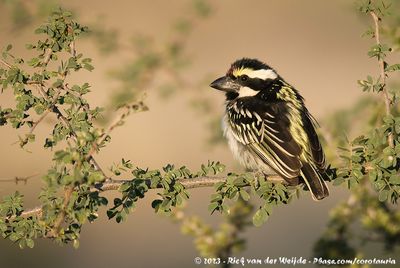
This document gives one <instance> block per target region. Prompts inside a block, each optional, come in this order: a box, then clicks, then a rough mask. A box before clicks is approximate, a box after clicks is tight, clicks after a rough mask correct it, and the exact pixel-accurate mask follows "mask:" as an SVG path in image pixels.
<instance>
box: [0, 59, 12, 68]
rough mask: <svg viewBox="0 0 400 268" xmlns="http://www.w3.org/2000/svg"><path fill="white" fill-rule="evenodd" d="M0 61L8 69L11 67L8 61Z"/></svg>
mask: <svg viewBox="0 0 400 268" xmlns="http://www.w3.org/2000/svg"><path fill="white" fill-rule="evenodd" d="M0 62H1V63H2V64H3V65H4V66H6V67H7V68H9V69H11V68H12V66H11V65H10V64H9V63H8V62H6V61H4V60H2V59H0Z"/></svg>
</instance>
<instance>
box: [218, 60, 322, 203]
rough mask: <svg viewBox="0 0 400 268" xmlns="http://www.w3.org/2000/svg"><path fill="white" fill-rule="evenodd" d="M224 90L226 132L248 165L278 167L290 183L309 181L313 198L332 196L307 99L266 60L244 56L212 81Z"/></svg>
mask: <svg viewBox="0 0 400 268" xmlns="http://www.w3.org/2000/svg"><path fill="white" fill-rule="evenodd" d="M210 86H211V87H213V88H215V89H218V90H222V91H225V94H226V111H225V116H224V119H223V128H224V135H225V137H226V138H227V140H228V143H229V147H230V149H231V151H232V152H233V154H234V156H235V158H237V159H238V160H239V162H240V163H241V164H242V165H244V166H245V167H246V168H248V169H251V170H253V171H257V172H262V173H264V174H268V173H270V172H271V170H272V171H275V172H276V173H277V174H279V175H280V176H281V177H282V178H283V179H285V181H287V182H288V183H289V184H290V185H297V184H299V183H301V182H302V181H304V182H305V183H306V185H307V186H308V189H309V190H310V192H311V195H312V197H313V199H314V200H321V199H323V198H325V197H327V196H328V195H329V190H328V187H327V186H326V183H325V181H324V179H323V174H324V172H325V169H326V167H325V155H324V152H323V150H322V147H321V143H320V142H319V140H318V136H317V134H316V132H315V127H316V125H317V123H316V121H315V119H314V118H313V117H312V116H311V114H310V113H309V112H308V110H307V108H306V107H305V105H304V99H303V97H302V96H301V95H300V94H299V92H298V91H297V90H296V89H295V88H293V86H291V85H289V84H288V83H286V82H285V81H284V80H283V79H282V77H281V76H279V75H278V74H277V72H276V71H275V70H274V69H272V68H271V67H269V66H268V65H267V64H265V63H263V62H261V61H259V60H257V59H249V58H243V59H240V60H237V61H235V62H234V63H233V64H232V65H231V67H230V68H229V70H228V72H227V73H226V75H225V76H223V77H220V78H218V79H217V80H215V81H214V82H212V83H211V84H210Z"/></svg>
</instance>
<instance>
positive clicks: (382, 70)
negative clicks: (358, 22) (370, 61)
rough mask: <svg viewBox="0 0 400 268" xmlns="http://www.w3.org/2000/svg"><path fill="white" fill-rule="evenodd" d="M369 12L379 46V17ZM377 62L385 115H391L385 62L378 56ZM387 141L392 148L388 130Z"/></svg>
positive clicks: (392, 142)
mask: <svg viewBox="0 0 400 268" xmlns="http://www.w3.org/2000/svg"><path fill="white" fill-rule="evenodd" d="M370 14H371V16H372V19H373V20H374V23H375V33H374V35H375V41H376V44H377V45H378V46H380V45H381V41H380V35H379V20H380V19H379V17H378V16H377V15H376V13H375V12H374V11H371V12H370ZM378 63H379V69H380V73H381V74H380V77H381V78H382V92H383V97H384V100H385V108H386V115H388V116H389V115H391V113H390V106H391V101H390V98H389V94H388V92H387V89H386V72H385V63H384V61H383V59H382V58H378ZM388 143H389V146H390V147H392V148H394V137H393V133H392V132H390V133H389V134H388Z"/></svg>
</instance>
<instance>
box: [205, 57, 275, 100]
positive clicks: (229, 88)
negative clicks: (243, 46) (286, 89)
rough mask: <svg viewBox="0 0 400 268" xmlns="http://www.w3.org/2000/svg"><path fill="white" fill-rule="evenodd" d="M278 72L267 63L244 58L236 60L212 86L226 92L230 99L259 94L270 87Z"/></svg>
mask: <svg viewBox="0 0 400 268" xmlns="http://www.w3.org/2000/svg"><path fill="white" fill-rule="evenodd" d="M277 78H278V74H277V73H276V72H275V71H274V70H273V69H272V68H271V67H269V66H268V65H267V64H265V63H263V62H261V61H259V60H257V59H249V58H243V59H240V60H237V61H235V62H234V63H233V64H232V65H231V67H230V68H229V70H228V72H227V73H226V75H225V76H223V77H220V78H218V79H216V80H215V81H214V82H212V83H211V84H210V87H212V88H215V89H218V90H222V91H225V92H226V97H227V99H228V100H233V99H236V98H241V97H250V96H255V95H257V94H258V93H259V92H260V91H262V90H264V89H268V88H269V86H270V85H271V83H272V82H273V81H274V80H275V79H277Z"/></svg>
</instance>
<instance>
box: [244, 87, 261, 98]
mask: <svg viewBox="0 0 400 268" xmlns="http://www.w3.org/2000/svg"><path fill="white" fill-rule="evenodd" d="M259 92H260V91H257V90H254V89H251V88H249V87H241V88H240V89H239V98H242V97H252V96H255V95H257V94H258V93H259Z"/></svg>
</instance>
